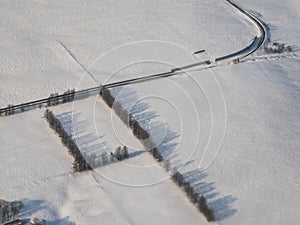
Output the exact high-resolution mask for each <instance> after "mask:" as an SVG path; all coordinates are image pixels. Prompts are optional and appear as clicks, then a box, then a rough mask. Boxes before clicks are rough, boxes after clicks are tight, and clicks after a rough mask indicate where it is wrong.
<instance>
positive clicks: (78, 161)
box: [44, 109, 92, 172]
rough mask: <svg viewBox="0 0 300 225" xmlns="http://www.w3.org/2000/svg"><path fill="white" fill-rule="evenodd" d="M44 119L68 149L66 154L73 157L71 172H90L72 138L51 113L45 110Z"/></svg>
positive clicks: (89, 167) (90, 168)
mask: <svg viewBox="0 0 300 225" xmlns="http://www.w3.org/2000/svg"><path fill="white" fill-rule="evenodd" d="M44 117H45V119H46V121H47V122H48V123H49V126H50V127H51V128H52V129H53V130H54V131H55V132H56V133H57V134H58V135H59V137H60V139H61V142H62V143H63V145H64V146H66V147H67V148H68V152H69V153H70V154H71V155H72V156H73V158H74V162H73V170H74V172H81V171H85V170H92V167H91V166H90V165H89V164H88V162H87V161H86V160H85V158H84V157H83V155H82V154H81V152H80V150H79V147H78V146H77V145H76V143H75V141H74V140H73V139H72V136H71V135H69V134H68V133H67V132H66V131H65V129H64V128H63V126H62V124H61V122H60V121H59V120H58V119H57V118H56V117H55V116H54V114H53V113H52V111H50V110H49V109H47V110H46V111H45V114H44Z"/></svg>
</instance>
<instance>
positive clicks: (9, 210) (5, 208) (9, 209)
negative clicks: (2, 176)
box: [0, 199, 24, 223]
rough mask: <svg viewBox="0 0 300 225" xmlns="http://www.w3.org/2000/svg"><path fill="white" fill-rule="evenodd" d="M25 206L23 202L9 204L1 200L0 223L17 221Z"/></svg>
mask: <svg viewBox="0 0 300 225" xmlns="http://www.w3.org/2000/svg"><path fill="white" fill-rule="evenodd" d="M23 206H24V204H23V203H22V202H21V201H13V202H8V201H5V200H2V199H0V223H4V222H6V221H10V220H13V219H15V218H16V216H17V215H18V214H19V212H20V210H21V209H22V208H23Z"/></svg>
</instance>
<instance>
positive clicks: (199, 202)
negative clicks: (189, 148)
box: [99, 87, 215, 221]
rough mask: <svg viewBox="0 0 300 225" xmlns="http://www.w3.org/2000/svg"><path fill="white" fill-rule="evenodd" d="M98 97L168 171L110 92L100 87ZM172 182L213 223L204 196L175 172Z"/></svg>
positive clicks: (151, 144) (157, 151)
mask: <svg viewBox="0 0 300 225" xmlns="http://www.w3.org/2000/svg"><path fill="white" fill-rule="evenodd" d="M99 94H100V96H101V97H102V99H103V100H104V101H105V102H106V104H107V105H108V106H109V107H110V108H112V109H113V110H114V111H115V113H116V114H117V115H118V117H119V118H120V119H121V120H122V121H123V122H124V123H125V124H126V125H127V126H129V127H130V129H131V130H132V132H133V134H134V136H136V137H137V138H138V139H139V140H140V141H141V142H142V144H143V145H144V147H145V148H146V149H148V150H149V151H148V152H149V153H150V154H151V155H152V156H153V157H154V158H155V159H156V160H157V161H158V162H162V163H163V165H164V168H165V169H166V170H167V171H168V170H169V169H170V165H169V164H170V162H169V161H168V160H165V159H164V158H163V156H162V154H161V153H160V152H159V150H158V148H156V147H155V146H156V145H155V143H154V142H153V141H152V139H151V137H150V135H149V133H148V131H146V130H145V129H144V128H143V127H142V126H141V125H140V124H139V122H138V121H136V120H135V119H134V118H133V117H132V115H131V114H130V113H129V112H128V111H127V110H126V109H124V108H123V107H122V105H121V104H120V103H119V102H116V101H115V98H114V96H113V95H112V94H111V92H110V90H109V89H108V88H106V87H102V88H101V90H100V93H99ZM172 180H173V181H174V182H175V183H176V184H177V185H178V186H179V187H180V188H182V190H183V191H184V192H185V193H186V195H187V197H188V198H189V199H190V201H191V202H192V203H193V204H195V205H196V206H197V208H198V209H199V211H200V212H202V213H203V215H204V216H205V217H206V219H207V221H214V220H215V217H214V213H213V211H212V210H211V209H209V207H208V205H207V201H206V199H205V197H204V196H202V195H201V196H200V195H199V194H198V193H197V192H196V191H195V190H194V188H193V187H192V185H191V184H190V183H189V182H187V181H185V180H184V177H183V175H182V174H181V173H180V172H179V171H176V172H174V173H173V175H172Z"/></svg>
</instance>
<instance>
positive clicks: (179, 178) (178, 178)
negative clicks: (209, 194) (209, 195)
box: [172, 171, 215, 222]
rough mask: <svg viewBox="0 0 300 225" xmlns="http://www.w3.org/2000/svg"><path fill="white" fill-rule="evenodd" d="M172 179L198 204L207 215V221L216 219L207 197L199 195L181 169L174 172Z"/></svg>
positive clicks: (200, 209)
mask: <svg viewBox="0 0 300 225" xmlns="http://www.w3.org/2000/svg"><path fill="white" fill-rule="evenodd" d="M172 180H173V181H174V182H175V183H176V184H177V185H178V187H180V188H182V189H183V190H184V192H185V194H186V195H187V197H188V199H189V200H190V201H191V202H192V203H193V204H195V205H196V206H197V208H198V210H199V211H200V212H201V213H202V214H203V215H204V216H205V218H206V219H207V221H209V222H211V221H214V220H215V216H214V213H213V211H212V210H211V209H210V208H209V207H208V205H207V201H206V199H205V197H204V196H203V195H199V194H198V193H197V191H196V190H195V189H194V188H193V187H192V185H191V183H190V182H187V181H185V180H184V176H183V175H182V174H181V173H180V172H179V171H175V172H174V173H173V175H172Z"/></svg>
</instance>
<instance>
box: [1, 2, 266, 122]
mask: <svg viewBox="0 0 300 225" xmlns="http://www.w3.org/2000/svg"><path fill="white" fill-rule="evenodd" d="M224 1H225V2H227V3H228V4H230V5H231V6H232V7H233V8H235V9H236V10H238V11H239V12H241V13H242V14H243V15H244V16H246V17H247V18H248V19H249V21H250V22H252V23H253V24H254V25H255V26H256V27H257V28H258V30H259V33H260V35H259V36H258V37H255V38H254V40H253V41H252V43H251V44H250V45H248V46H247V47H245V48H244V49H242V50H240V51H237V52H234V53H232V54H229V55H225V56H221V57H218V58H216V59H214V60H213V62H212V61H209V60H207V61H203V62H198V63H194V64H190V65H186V66H183V67H178V68H174V69H172V70H171V71H169V72H164V73H159V74H153V75H148V76H144V77H139V78H133V79H128V80H123V81H118V82H114V83H110V84H105V85H103V87H107V88H112V87H118V86H124V85H128V84H132V83H138V82H145V81H149V80H153V79H157V78H163V77H168V76H173V75H177V74H182V73H185V71H187V70H190V69H198V70H199V69H208V68H212V67H215V66H218V65H219V64H220V63H221V62H226V61H232V60H234V59H243V58H246V57H248V56H249V55H251V54H252V53H254V52H255V51H257V50H258V49H259V48H260V47H262V46H263V45H264V44H265V43H266V42H267V28H266V27H265V25H264V24H263V23H262V22H261V21H260V20H259V19H258V18H256V17H255V16H254V15H252V14H251V13H249V12H247V11H246V10H244V9H243V8H241V7H240V6H238V5H237V4H236V3H233V2H232V1H231V0H224ZM63 47H64V46H63ZM100 88H101V86H97V87H93V88H88V89H84V90H80V91H76V92H75V96H76V97H75V100H76V99H82V98H85V97H88V96H90V94H91V93H95V92H99V91H100ZM69 95H71V94H69ZM66 96H68V94H67V95H58V96H55V97H51V98H44V99H40V100H36V101H31V102H27V103H23V104H19V105H14V106H11V107H6V108H2V109H0V116H1V115H2V114H3V113H5V112H7V111H9V110H13V111H14V112H15V111H16V110H20V112H23V111H24V109H26V110H29V109H31V108H36V107H38V106H39V107H41V106H44V105H46V104H47V102H48V101H49V100H61V99H64V98H65V97H66ZM5 115H6V114H5Z"/></svg>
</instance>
